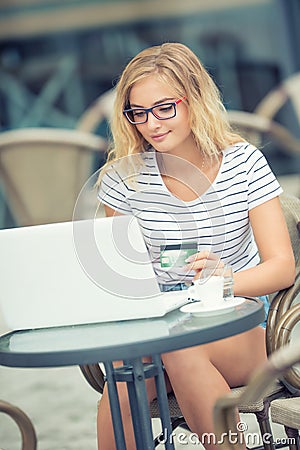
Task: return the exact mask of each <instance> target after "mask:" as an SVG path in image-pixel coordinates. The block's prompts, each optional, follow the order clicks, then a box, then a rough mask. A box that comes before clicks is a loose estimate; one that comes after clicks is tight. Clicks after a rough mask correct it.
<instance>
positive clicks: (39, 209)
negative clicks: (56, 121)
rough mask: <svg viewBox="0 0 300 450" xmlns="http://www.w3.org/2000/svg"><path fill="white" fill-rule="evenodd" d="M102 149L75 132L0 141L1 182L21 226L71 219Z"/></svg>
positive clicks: (50, 131) (32, 133)
mask: <svg viewBox="0 0 300 450" xmlns="http://www.w3.org/2000/svg"><path fill="white" fill-rule="evenodd" d="M105 149H106V143H105V142H104V140H103V139H102V138H100V137H97V136H95V135H93V134H90V133H84V132H81V131H78V130H66V129H57V128H26V129H18V130H11V131H5V132H3V133H1V136H0V182H1V185H2V188H3V189H4V193H5V197H6V200H7V203H8V205H9V208H10V210H11V212H12V215H13V217H14V219H15V221H16V224H17V225H19V226H27V225H36V224H42V223H49V222H62V221H67V220H72V215H73V209H74V205H75V203H76V200H77V196H78V194H79V192H80V190H81V188H82V186H83V184H84V183H85V182H86V180H87V179H88V177H89V176H90V174H91V173H92V169H93V159H94V157H95V155H97V154H98V153H100V152H101V151H104V150H105Z"/></svg>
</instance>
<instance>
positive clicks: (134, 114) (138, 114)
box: [132, 111, 146, 118]
mask: <svg viewBox="0 0 300 450" xmlns="http://www.w3.org/2000/svg"><path fill="white" fill-rule="evenodd" d="M132 114H133V117H138V118H141V117H144V116H145V114H146V113H145V111H133V112H132Z"/></svg>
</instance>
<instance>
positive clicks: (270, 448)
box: [81, 195, 300, 450]
mask: <svg viewBox="0 0 300 450" xmlns="http://www.w3.org/2000/svg"><path fill="white" fill-rule="evenodd" d="M281 203H282V207H283V211H284V214H285V217H286V221H287V225H288V228H289V232H290V236H291V240H292V244H293V249H294V253H295V256H296V258H297V280H296V283H295V284H294V285H293V286H292V287H290V288H287V289H284V290H282V291H280V292H278V293H277V294H276V295H275V296H274V299H273V301H272V305H273V302H275V304H276V305H277V306H276V308H272V307H271V308H270V313H269V316H268V321H267V348H268V351H270V349H273V348H274V345H275V344H274V342H273V333H274V330H275V328H276V325H277V323H278V322H279V319H280V314H281V312H282V311H285V310H286V308H289V307H290V305H291V304H292V302H293V301H294V299H295V298H296V296H297V295H298V293H299V292H300V260H299V255H300V238H299V236H300V228H298V227H299V224H300V200H299V199H298V198H295V197H292V196H286V195H282V196H281ZM268 339H269V340H270V339H271V340H272V344H270V343H269V342H268ZM81 371H82V373H83V375H84V377H85V378H86V380H87V381H88V383H89V384H90V385H91V386H92V387H93V388H94V389H95V390H96V391H98V392H99V393H100V394H102V392H103V387H104V383H105V377H104V375H103V372H102V370H101V367H100V366H99V365H98V364H94V365H85V366H81ZM246 389H247V387H246V386H242V387H238V388H234V389H232V395H233V396H234V398H240V397H241V398H242V401H241V402H240V403H238V405H239V411H240V412H241V413H252V414H255V416H256V418H257V421H258V424H259V427H260V431H261V433H262V434H266V433H270V434H271V435H272V431H271V427H270V422H269V406H270V403H271V401H272V400H274V399H276V398H280V397H285V396H286V395H287V394H288V390H287V388H286V387H285V385H284V384H283V383H281V382H279V381H278V380H274V381H273V382H272V383H270V384H269V385H268V389H267V390H266V392H265V395H264V396H261V397H259V398H257V399H256V400H255V402H248V401H247V402H244V401H243V392H244V391H245V390H246ZM168 400H169V410H170V416H171V422H172V429H173V430H175V429H176V428H177V427H178V426H182V427H185V428H187V425H186V422H185V419H184V417H183V415H182V413H181V411H180V408H179V406H178V403H177V401H176V398H175V396H174V394H173V393H171V394H169V395H168ZM150 413H151V417H152V418H153V419H154V418H159V417H160V414H159V406H158V402H157V400H156V399H155V400H154V401H153V402H151V404H150ZM159 442H160V436H157V437H156V439H155V445H158V444H159ZM264 448H265V450H274V448H275V447H274V445H273V444H272V443H270V444H268V443H266V444H265V446H264Z"/></svg>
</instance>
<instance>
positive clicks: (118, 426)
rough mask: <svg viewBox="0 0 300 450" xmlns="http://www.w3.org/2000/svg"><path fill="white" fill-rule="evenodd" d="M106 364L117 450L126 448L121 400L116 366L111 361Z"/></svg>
mask: <svg viewBox="0 0 300 450" xmlns="http://www.w3.org/2000/svg"><path fill="white" fill-rule="evenodd" d="M104 366H105V370H106V379H107V387H108V394H109V402H110V409H111V416H112V422H113V427H114V435H115V441H116V448H117V450H126V443H125V435H124V428H123V423H122V416H121V409H120V402H119V397H118V391H117V385H116V381H115V376H114V367H113V365H112V363H111V362H106V363H104Z"/></svg>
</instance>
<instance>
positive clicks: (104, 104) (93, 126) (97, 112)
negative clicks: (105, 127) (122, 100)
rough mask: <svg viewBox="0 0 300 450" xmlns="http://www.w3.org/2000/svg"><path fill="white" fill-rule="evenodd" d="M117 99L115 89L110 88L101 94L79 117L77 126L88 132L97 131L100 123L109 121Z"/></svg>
mask: <svg viewBox="0 0 300 450" xmlns="http://www.w3.org/2000/svg"><path fill="white" fill-rule="evenodd" d="M114 100H115V89H114V88H113V89H110V90H109V91H106V92H104V94H102V95H100V96H99V97H98V98H97V99H96V100H95V101H94V102H93V103H92V104H91V105H90V106H89V107H88V108H87V109H86V110H85V112H84V113H83V114H82V116H81V117H80V118H79V120H78V122H77V125H76V128H77V129H78V130H81V131H86V132H90V133H92V132H96V130H97V128H98V127H99V125H100V124H101V123H102V122H103V121H104V120H106V121H107V122H109V120H110V118H111V115H112V111H113V105H114Z"/></svg>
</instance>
